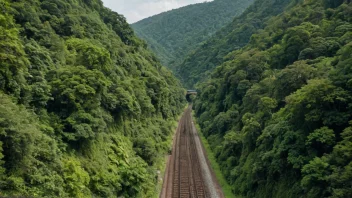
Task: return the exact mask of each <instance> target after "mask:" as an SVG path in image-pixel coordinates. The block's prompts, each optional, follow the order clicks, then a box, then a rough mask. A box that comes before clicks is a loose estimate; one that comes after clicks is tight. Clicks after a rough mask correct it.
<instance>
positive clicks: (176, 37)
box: [132, 0, 254, 73]
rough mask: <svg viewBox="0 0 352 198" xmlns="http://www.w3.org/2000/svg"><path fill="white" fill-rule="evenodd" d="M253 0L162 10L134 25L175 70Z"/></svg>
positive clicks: (161, 57) (229, 0)
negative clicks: (162, 11) (163, 11)
mask: <svg viewBox="0 0 352 198" xmlns="http://www.w3.org/2000/svg"><path fill="white" fill-rule="evenodd" d="M253 1H254V0H235V1H234V0H215V1H211V2H203V3H198V4H194V5H189V6H185V7H182V8H179V9H175V10H171V11H168V12H165V13H161V14H158V15H155V16H152V17H149V18H147V19H143V20H141V21H139V22H136V23H134V24H132V27H133V29H134V30H135V31H136V34H137V35H138V36H139V37H141V38H143V39H145V40H146V42H147V43H148V45H149V46H150V49H151V50H152V51H153V52H154V53H155V54H156V55H157V56H158V58H159V59H160V61H161V62H162V63H163V64H164V65H166V66H167V67H168V68H170V69H171V70H172V71H173V72H175V73H176V72H178V71H179V65H180V64H181V63H182V62H183V61H184V59H185V57H186V56H187V54H189V53H192V51H193V50H195V49H197V48H198V46H199V45H201V43H202V42H204V41H206V40H207V39H209V38H210V37H211V36H212V35H214V34H215V33H216V32H217V31H218V30H220V29H221V28H222V27H224V26H225V25H226V24H228V23H229V22H230V21H231V20H232V19H233V17H236V16H239V15H240V14H242V12H244V11H245V9H246V8H247V7H248V6H249V5H251V4H252V3H253Z"/></svg>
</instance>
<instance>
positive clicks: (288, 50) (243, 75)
mask: <svg viewBox="0 0 352 198" xmlns="http://www.w3.org/2000/svg"><path fill="white" fill-rule="evenodd" d="M265 2H267V3H269V2H271V1H260V0H258V1H256V2H255V3H254V5H253V6H254V7H255V6H256V5H261V3H265ZM275 2H277V4H278V5H280V4H285V3H286V2H287V1H285V0H280V1H275ZM291 3H292V4H290V5H289V7H287V9H286V11H284V12H283V13H281V14H280V15H278V16H274V17H270V18H268V19H266V21H267V22H266V23H265V24H264V25H265V27H264V29H263V30H259V31H256V33H255V34H253V35H252V36H251V37H250V40H249V43H248V44H247V45H246V46H245V47H243V48H241V49H237V50H236V49H235V50H234V49H233V48H232V49H231V52H230V53H228V54H227V53H225V54H226V56H225V58H224V59H223V60H226V61H218V62H219V64H220V65H219V66H218V67H216V69H215V70H214V71H213V72H212V73H211V75H210V76H211V77H210V79H208V80H207V81H206V82H203V83H201V84H200V85H199V87H198V97H197V100H196V102H195V111H196V116H197V117H198V122H199V123H200V126H201V128H202V131H203V134H204V135H205V136H206V137H207V140H208V142H209V143H210V145H211V148H212V149H213V151H214V153H215V156H216V158H217V161H218V162H219V164H220V166H221V169H222V171H223V173H224V175H225V176H226V179H227V180H228V181H229V183H230V184H231V186H232V191H233V192H234V193H235V195H236V196H242V197H317V198H320V197H336V198H337V197H341V198H342V197H352V190H351V186H350V184H351V182H352V172H351V170H352V168H351V166H352V163H351V162H352V158H351V157H352V150H351V148H352V138H351V137H352V121H351V120H352V109H351V107H352V87H351V73H352V25H351V21H352V4H351V1H350V0H339V1H331V0H304V1H303V0H302V1H291ZM286 4H287V3H286ZM269 5H271V4H269ZM255 10H256V9H255V8H253V7H251V8H249V9H248V10H247V11H246V13H245V14H244V15H243V16H241V17H245V16H249V15H250V16H261V15H256V14H257V13H252V12H254V11H255ZM267 12H272V10H267ZM274 13H275V12H273V13H271V14H269V15H267V16H270V15H274ZM241 17H240V18H239V19H241ZM253 20H258V21H259V20H260V19H259V18H253ZM235 21H236V20H235ZM244 25H245V24H244ZM243 27H250V24H247V25H245V26H243ZM232 32H242V29H241V26H240V27H237V28H234V29H233V31H232ZM237 35H238V34H228V35H224V36H221V33H219V37H218V38H216V39H218V40H222V39H236V38H238V37H237ZM214 39H215V38H214ZM224 42H225V40H224ZM210 44H211V42H210V43H208V45H204V46H205V47H206V48H204V49H201V51H200V52H196V53H195V54H194V55H192V56H196V54H199V53H203V52H204V53H205V54H206V53H208V54H218V53H214V52H213V51H212V50H213V49H214V48H213V46H211V45H210ZM215 49H217V48H216V47H215ZM224 50H228V49H224ZM222 57H223V56H220V57H219V58H220V59H221V58H222ZM220 59H219V60H220ZM190 61H195V60H193V59H190ZM209 63H210V62H209ZM215 63H216V61H215ZM194 66H195V65H194ZM195 67H196V66H195ZM195 69H198V68H195Z"/></svg>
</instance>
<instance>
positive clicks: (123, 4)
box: [102, 0, 210, 23]
mask: <svg viewBox="0 0 352 198" xmlns="http://www.w3.org/2000/svg"><path fill="white" fill-rule="evenodd" d="M102 1H103V2H104V5H105V6H106V7H108V8H110V9H112V10H113V11H115V12H117V13H119V14H122V15H124V16H125V17H126V19H127V21H128V23H134V22H137V21H139V20H141V19H144V18H147V17H149V16H153V15H156V14H159V13H161V12H165V11H168V10H172V9H175V8H179V7H183V6H186V5H189V4H194V3H201V2H205V1H210V0H102Z"/></svg>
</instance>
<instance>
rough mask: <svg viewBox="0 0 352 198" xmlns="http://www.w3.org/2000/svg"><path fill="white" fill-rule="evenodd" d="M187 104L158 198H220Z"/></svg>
mask: <svg viewBox="0 0 352 198" xmlns="http://www.w3.org/2000/svg"><path fill="white" fill-rule="evenodd" d="M191 112H192V106H191V105H190V106H189V107H188V108H187V109H186V110H185V112H184V113H183V116H182V117H181V119H180V121H179V125H178V128H177V130H176V135H175V138H174V142H173V150H172V155H171V156H170V157H169V160H168V164H167V169H166V172H165V177H164V184H163V189H162V192H161V194H160V198H223V197H224V195H223V193H222V191H221V188H220V186H219V184H218V183H217V181H216V178H215V176H214V174H213V173H212V170H211V168H210V167H209V163H207V159H206V156H205V152H204V150H203V148H202V145H201V142H200V139H199V137H198V133H197V131H196V128H195V127H194V124H193V121H192V116H191Z"/></svg>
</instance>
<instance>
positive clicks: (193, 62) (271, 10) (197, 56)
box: [176, 0, 295, 88]
mask: <svg viewBox="0 0 352 198" xmlns="http://www.w3.org/2000/svg"><path fill="white" fill-rule="evenodd" d="M291 2H295V1H292V0H280V1H278V0H261V1H255V2H254V3H253V5H251V6H250V7H249V8H248V9H247V10H246V11H245V12H244V13H243V14H242V15H240V16H239V17H236V18H235V19H234V20H233V21H232V22H231V23H229V24H227V25H226V26H225V27H224V28H222V29H221V30H220V31H218V32H216V33H215V34H214V35H213V36H212V37H211V38H210V39H208V40H207V41H206V42H204V43H202V45H201V46H199V47H198V48H197V49H196V50H194V51H193V52H191V53H189V54H188V55H187V56H186V57H185V58H184V61H183V62H182V63H181V64H179V65H178V67H177V72H176V74H177V76H179V77H180V78H181V79H182V82H183V84H184V85H185V87H189V88H194V85H195V84H196V83H197V82H199V81H202V80H205V79H207V78H208V77H209V75H210V73H211V71H212V70H213V69H214V68H215V67H216V66H218V65H220V64H221V63H223V62H225V61H226V55H227V54H228V53H229V52H231V51H233V50H237V49H240V48H242V47H243V46H245V45H247V44H248V42H249V40H250V38H251V36H252V34H254V33H256V32H257V31H259V30H260V29H263V28H264V27H265V25H266V24H268V20H269V19H270V18H271V17H272V16H276V15H278V14H280V13H281V12H283V10H284V9H285V8H286V7H288V6H289V5H290V3H291Z"/></svg>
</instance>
